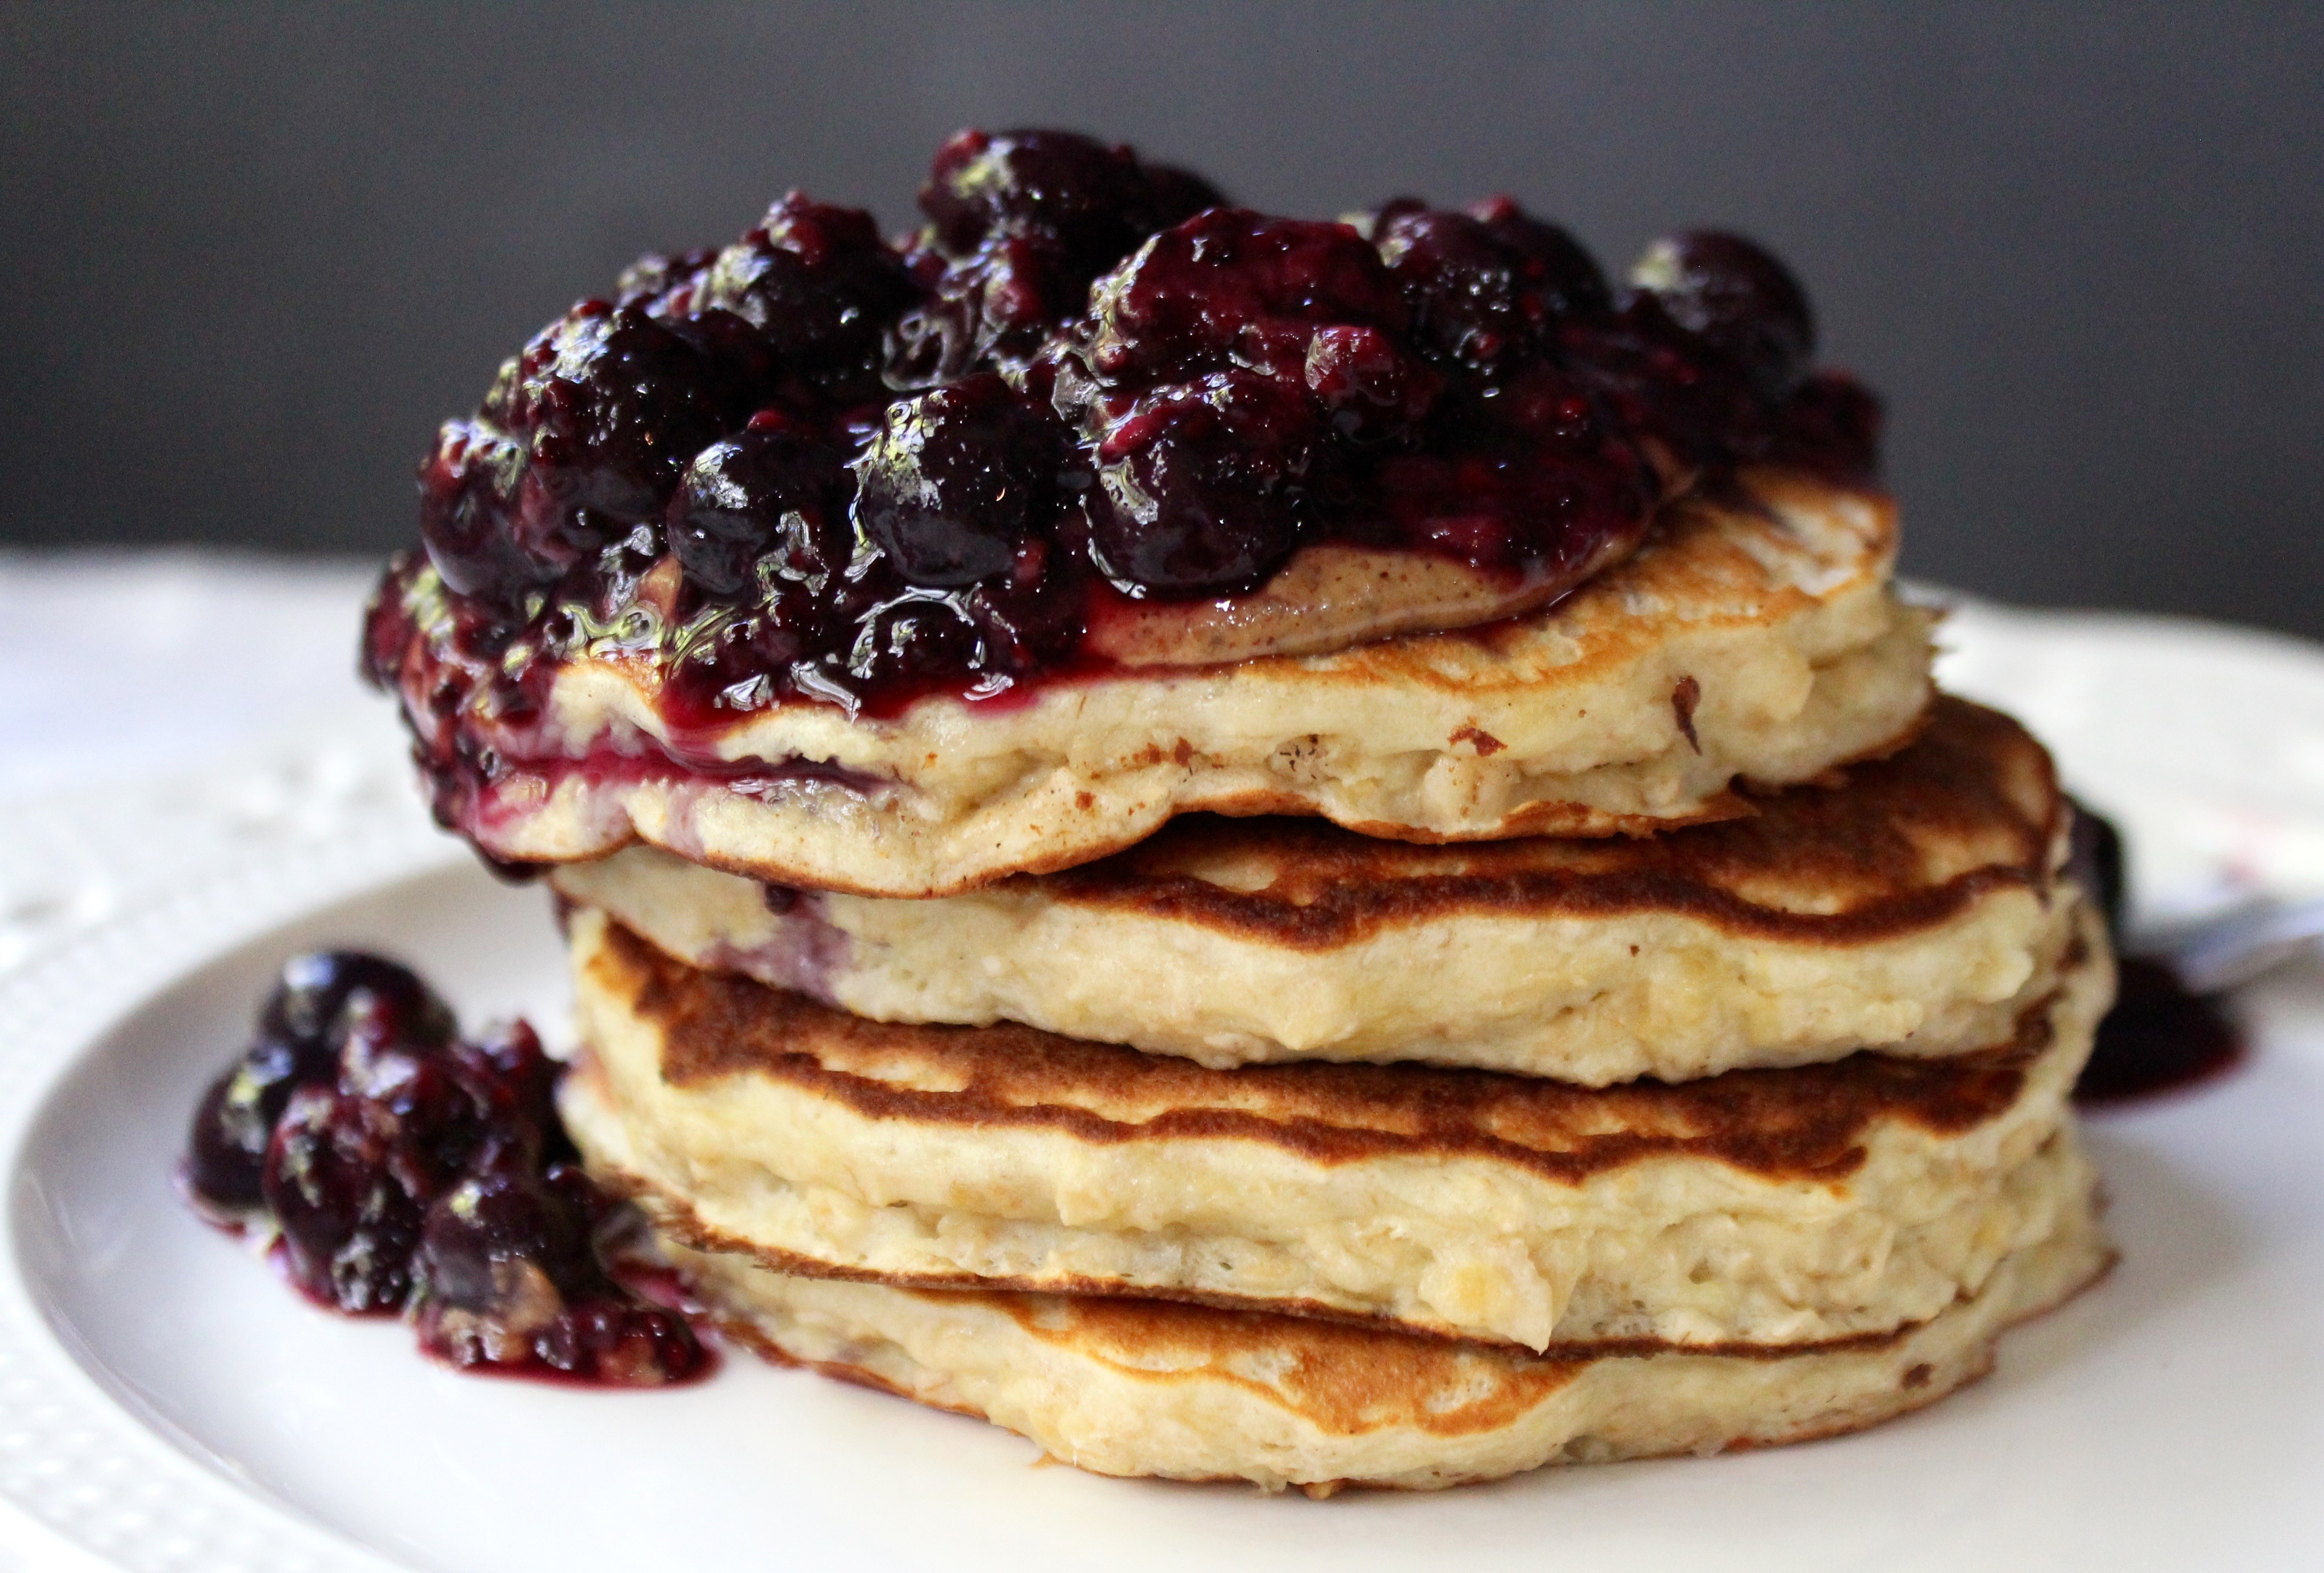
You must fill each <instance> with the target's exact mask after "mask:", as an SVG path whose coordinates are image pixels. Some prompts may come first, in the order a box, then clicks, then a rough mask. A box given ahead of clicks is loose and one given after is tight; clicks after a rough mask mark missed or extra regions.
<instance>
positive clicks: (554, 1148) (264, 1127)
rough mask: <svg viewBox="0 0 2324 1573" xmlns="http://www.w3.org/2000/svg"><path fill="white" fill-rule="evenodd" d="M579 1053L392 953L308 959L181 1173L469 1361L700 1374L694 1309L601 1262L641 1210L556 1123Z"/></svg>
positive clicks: (202, 1126)
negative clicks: (464, 1027)
mask: <svg viewBox="0 0 2324 1573" xmlns="http://www.w3.org/2000/svg"><path fill="white" fill-rule="evenodd" d="M563 1071H564V1068H563V1067H562V1066H561V1065H559V1064H558V1063H557V1062H555V1061H553V1060H551V1059H549V1057H548V1055H546V1054H545V1053H542V1052H541V1047H540V1040H539V1038H538V1037H536V1036H535V1035H534V1034H533V1031H532V1029H531V1028H530V1027H529V1026H525V1025H524V1024H523V1023H522V1022H518V1023H515V1024H513V1025H512V1026H509V1027H507V1028H505V1029H504V1030H503V1031H500V1032H498V1033H496V1034H493V1035H487V1036H485V1037H484V1038H482V1039H479V1040H476V1041H474V1042H470V1041H467V1040H465V1039H463V1038H462V1037H461V1036H460V1035H459V1033H458V1030H457V1026H456V1024H455V1023H454V1021H453V1018H452V1013H451V1010H450V1009H449V1008H448V1007H447V1006H446V1005H445V1004H444V1002H443V1001H442V1000H441V999H439V998H437V996H436V995H435V993H434V992H433V991H432V990H430V989H429V988H428V986H427V985H426V984H425V983H423V982H421V981H420V979H419V978H418V977H416V976H415V975H414V974H412V973H411V972H410V970H407V969H405V968H403V967H401V966H398V965H397V964H396V963H394V962H392V961H383V960H382V959H381V958H379V957H377V956H370V955H364V954H359V953H355V952H342V951H332V952H318V953H315V954H310V955H303V956H297V957H293V958H292V959H291V961H289V962H288V963H287V964H286V965H285V966H284V968H283V970H282V978H281V982H280V983H279V984H278V986H277V987H276V989H275V990H274V992H273V993H272V995H271V996H270V997H269V998H268V999H267V1001H266V1004H265V1006H264V1007H263V1009H262V1010H261V1011H260V1013H259V1018H258V1024H257V1031H256V1034H255V1036H254V1038H253V1040H252V1042H251V1044H250V1046H249V1047H248V1048H247V1049H245V1050H244V1052H243V1053H242V1056H241V1057H240V1058H239V1059H238V1060H236V1061H235V1063H234V1064H233V1065H232V1066H230V1067H228V1068H227V1070H226V1072H225V1074H223V1075H222V1076H220V1077H219V1078H218V1080H217V1081H215V1082H213V1083H212V1084H211V1086H210V1088H209V1090H208V1092H206V1093H205V1094H204V1095H203V1098H202V1101H201V1104H200V1106H199V1107H198V1108H197V1110H196V1111H195V1115H194V1122H193V1130H192V1133H191V1136H190V1139H189V1144H188V1148H187V1153H186V1157H185V1161H184V1164H183V1166H182V1171H181V1173H182V1175H183V1180H184V1184H185V1187H186V1190H187V1192H188V1194H189V1197H190V1198H191V1199H192V1200H193V1201H194V1203H195V1205H196V1206H197V1207H198V1209H199V1210H201V1211H202V1212H203V1213H204V1214H205V1215H206V1216H208V1217H209V1218H211V1219H213V1220H215V1221H217V1222H220V1223H224V1224H227V1225H230V1226H241V1225H244V1224H256V1225H260V1226H263V1227H271V1228H272V1230H273V1232H274V1235H275V1244H274V1247H273V1249H274V1254H275V1256H276V1259H277V1261H278V1262H279V1264H280V1265H281V1269H282V1271H283V1274H284V1275H285V1276H287V1277H288V1278H289V1279H290V1281H291V1283H292V1284H293V1285H295V1286H296V1287H297V1288H298V1289H299V1290H300V1292H302V1293H303V1294H305V1295H306V1296H307V1297H308V1298H309V1299H310V1300H312V1301H314V1302H316V1303H318V1304H319V1305H323V1306H326V1307H328V1308H330V1309H332V1310H334V1311H343V1312H345V1313H346V1314H348V1315H351V1316H395V1315H401V1316H404V1317H407V1318H409V1319H410V1320H411V1321H412V1323H413V1324H414V1326H415V1327H416V1328H417V1329H418V1331H419V1335H420V1345H421V1347H422V1348H425V1349H427V1350H428V1352H429V1353H430V1354H432V1355H434V1356H436V1357H438V1358H440V1359H443V1360H446V1361H447V1362H449V1363H450V1364H452V1365H454V1366H460V1367H463V1368H466V1369H472V1370H480V1371H491V1372H498V1373H506V1374H512V1375H541V1376H553V1377H560V1378H567V1379H572V1380H578V1381H585V1382H594V1383H603V1384H617V1385H623V1386H655V1385H662V1384H669V1383H674V1382H683V1381H687V1380H688V1379H690V1378H693V1377H696V1376H699V1375H704V1374H705V1373H706V1372H707V1371H708V1370H709V1369H710V1366H711V1364H712V1357H711V1356H710V1353H709V1351H707V1350H706V1349H705V1348H703V1346H702V1345H701V1343H700V1342H699V1341H697V1340H696V1338H695V1336H694V1332H693V1329H690V1328H689V1327H688V1326H687V1323H686V1320H685V1319H684V1318H683V1317H681V1316H679V1315H678V1314H677V1313H676V1312H674V1311H669V1310H665V1309H663V1308H662V1307H660V1306H658V1305H650V1304H648V1303H646V1302H643V1301H641V1300H640V1299H638V1298H637V1297H636V1296H635V1295H632V1294H631V1293H630V1292H628V1291H627V1290H625V1289H623V1288H622V1286H621V1285H620V1284H619V1283H616V1282H615V1281H614V1279H613V1275H612V1274H610V1273H609V1272H608V1270H607V1268H606V1265H605V1262H604V1257H603V1255H602V1254H601V1250H600V1246H601V1243H607V1242H610V1241H611V1240H612V1239H613V1237H615V1236H616V1235H617V1234H618V1232H619V1231H620V1230H621V1228H622V1226H623V1224H624V1223H625V1222H626V1221H627V1219H626V1218H625V1215H624V1213H623V1212H622V1210H621V1209H619V1208H617V1207H616V1206H615V1204H614V1203H613V1200H611V1199H610V1198H608V1197H606V1196H605V1195H604V1193H603V1192H601V1191H598V1190H597V1188H596V1187H595V1185H594V1184H592V1183H591V1182H590V1181H589V1179H588V1177H587V1176H586V1174H584V1173H582V1172H581V1169H580V1167H579V1164H578V1162H577V1159H578V1154H576V1152H575V1151H574V1148H573V1144H572V1142H571V1141H570V1140H569V1139H568V1138H567V1136H566V1134H565V1128H564V1127H563V1125H562V1124H561V1123H559V1121H558V1116H557V1106H556V1098H555V1095H556V1088H557V1081H558V1077H559V1076H560V1075H562V1074H563Z"/></svg>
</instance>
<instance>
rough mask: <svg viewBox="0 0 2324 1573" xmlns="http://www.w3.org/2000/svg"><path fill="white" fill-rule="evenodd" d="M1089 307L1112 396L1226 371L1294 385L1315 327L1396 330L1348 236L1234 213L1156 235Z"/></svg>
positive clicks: (1099, 362)
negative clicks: (1121, 388) (1114, 388)
mask: <svg viewBox="0 0 2324 1573" xmlns="http://www.w3.org/2000/svg"><path fill="white" fill-rule="evenodd" d="M1090 306H1091V316H1092V319H1093V327H1094V329H1095V331H1094V333H1093V336H1092V339H1091V345H1090V350H1089V363H1090V365H1091V368H1092V369H1093V371H1094V372H1096V373H1097V374H1098V375H1099V376H1100V377H1101V378H1102V379H1103V380H1105V381H1106V382H1110V383H1116V384H1120V383H1125V382H1159V381H1162V380H1164V379H1165V378H1173V377H1177V376H1181V375H1184V374H1186V373H1195V374H1199V373H1203V372H1209V371H1217V370H1223V369H1225V367H1227V366H1228V365H1230V364H1232V365H1237V366H1241V367H1244V368H1247V369H1249V370H1251V371H1256V372H1259V373H1264V374H1267V375H1271V376H1277V377H1282V378H1286V379H1296V378H1297V377H1298V376H1299V375H1300V374H1301V372H1302V369H1303V368H1304V366H1305V363H1306V359H1307V348H1308V341H1309V340H1310V339H1311V338H1312V337H1313V336H1314V331H1315V329H1316V328H1317V327H1323V326H1325V325H1327V324H1335V323H1336V324H1347V325H1351V326H1356V327H1379V328H1385V329H1387V330H1388V331H1389V332H1391V333H1395V334H1401V333H1402V332H1403V330H1404V327H1405V307H1404V300H1403V298H1402V296H1401V294H1400V293H1399V291H1398V290H1397V283H1396V281H1395V280H1394V279H1393V278H1392V277H1390V276H1389V274H1388V270H1387V268H1386V267H1384V266H1383V265H1382V264H1381V262H1380V259H1379V253H1377V252H1375V251H1374V250H1372V248H1371V247H1370V246H1369V245H1368V244H1365V242H1364V240H1363V237H1362V236H1360V235H1358V234H1357V233H1356V232H1355V231H1354V230H1353V229H1351V228H1350V227H1349V226H1348V225H1344V224H1314V223H1309V222H1307V221H1305V220H1303V219H1296V218H1269V217H1267V216H1264V215H1262V214H1258V213H1253V212H1251V211H1250V210H1249V209H1248V208H1241V207H1214V208H1212V209H1210V210H1209V211H1207V212H1205V213H1202V214H1199V215H1197V216H1194V217H1193V218H1190V219H1188V220H1187V221H1186V222H1185V223H1184V224H1181V225H1176V226H1175V227H1173V228H1170V229H1167V230H1164V231H1163V232H1162V233H1161V234H1159V235H1156V236H1155V237H1154V238H1153V239H1152V240H1151V241H1149V242H1148V244H1147V245H1146V246H1145V248H1144V249H1143V250H1141V251H1140V252H1139V253H1138V255H1137V256H1136V257H1134V258H1132V259H1131V260H1130V262H1129V263H1127V264H1126V265H1125V266H1123V267H1122V268H1121V269H1120V271H1117V272H1115V273H1113V274H1111V276H1109V277H1107V278H1105V279H1102V280H1101V281H1099V282H1098V284H1097V286H1096V289H1095V290H1094V292H1093V296H1092V299H1091V302H1090Z"/></svg>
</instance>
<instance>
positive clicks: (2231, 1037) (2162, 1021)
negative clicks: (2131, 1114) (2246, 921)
mask: <svg viewBox="0 0 2324 1573" xmlns="http://www.w3.org/2000/svg"><path fill="white" fill-rule="evenodd" d="M2068 802H2069V803H2070V805H2071V810H2072V813H2073V816H2074V818H2073V824H2072V837H2071V842H2070V856H2069V860H2068V862H2067V866H2066V872H2067V875H2068V877H2069V878H2071V879H2072V880H2073V881H2074V883H2075V884H2076V885H2078V886H2080V888H2081V889H2082V891H2083V892H2084V894H2086V895H2087V896H2088V897H2089V898H2090V899H2091V900H2092V901H2094V902H2096V903H2097V904H2098V911H2099V914H2100V915H2102V916H2104V917H2105V919H2106V925H2107V936H2108V937H2109V938H2110V939H2111V940H2112V941H2113V942H2114V945H2115V949H2116V954H2117V955H2120V952H2121V947H2122V932H2123V899H2124V893H2125V888H2126V887H2125V884H2124V878H2123V842H2122V832H2120V831H2118V830H2116V828H2115V827H2114V825H2113V823H2111V822H2110V821H2108V820H2107V817H2106V816H2105V815H2104V814H2098V813H2096V812H2094V811H2093V810H2091V809H2090V808H2089V807H2088V806H2086V805H2083V804H2081V803H2079V802H2075V801H2074V800H2072V799H2068ZM2117 974H2118V977H2119V983H2118V985H2117V988H2116V994H2115V1002H2114V1008H2113V1009H2111V1010H2109V1011H2108V1012H2107V1016H2106V1019H2105V1020H2103V1021H2101V1022H2100V1023H2099V1024H2098V1044H2097V1046H2096V1047H2095V1048H2093V1049H2092V1050H2091V1053H2090V1060H2089V1064H2087V1065H2085V1066H2083V1067H2082V1073H2081V1076H2080V1079H2079V1080H2078V1081H2075V1083H2074V1101H2075V1102H2077V1103H2082V1104H2108V1103H2125V1102H2128V1101H2130V1100H2132V1099H2139V1098H2145V1097H2148V1096H2150V1095H2152V1094H2154V1093H2159V1092H2166V1091H2169V1090H2172V1089H2173V1088H2178V1087H2187V1086H2192V1085H2193V1084H2195V1083H2197V1082H2199V1081H2209V1079H2210V1078H2212V1077H2214V1076H2218V1075H2221V1074H2224V1073H2225V1072H2227V1071H2230V1070H2232V1069H2234V1068H2235V1067H2236V1065H2239V1064H2241V1063H2242V1062H2243V1059H2244V1039H2243V1034H2242V1032H2241V1031H2240V1030H2238V1029H2237V1027H2236V1025H2235V1023H2234V1022H2232V1021H2230V1020H2229V1019H2228V1018H2227V1016H2226V1014H2225V1013H2223V1012H2222V1011H2221V1010H2220V1009H2219V1007H2218V1002H2217V1001H2215V1000H2212V999H2208V998H2204V997H2203V996H2201V995H2199V994H2195V993H2191V992H2190V991H2189V989H2188V988H2187V986H2186V985H2185V984H2184V983H2182V982H2181V981H2180V980H2179V974H2178V973H2176V972H2174V971H2172V970H2171V968H2170V967H2169V966H2168V965H2166V964H2165V963H2163V962H2161V961H2151V960H2148V959H2145V958H2143V957H2138V956H2122V957H2121V960H2120V961H2119V963H2118V966H2117Z"/></svg>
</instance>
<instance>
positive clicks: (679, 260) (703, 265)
mask: <svg viewBox="0 0 2324 1573" xmlns="http://www.w3.org/2000/svg"><path fill="white" fill-rule="evenodd" d="M717 260H718V253H716V252H715V251H713V250H710V249H709V248H707V247H705V248H702V249H700V250H696V251H685V252H675V253H663V252H648V253H646V254H645V255H644V256H641V257H640V258H639V259H638V260H637V261H636V262H632V263H631V264H630V265H629V266H628V267H626V268H624V269H622V276H621V277H620V278H619V279H617V280H615V281H614V283H613V304H614V305H616V306H635V307H638V308H641V309H643V310H645V311H648V312H650V313H652V314H653V315H655V316H657V317H659V316H668V315H683V314H684V313H685V312H686V310H687V308H689V307H690V306H691V305H692V303H693V302H692V292H693V291H694V290H698V289H699V288H700V287H701V285H702V282H703V281H704V280H705V278H706V277H707V276H708V274H709V272H710V267H711V264H712V263H713V262H716V261H717Z"/></svg>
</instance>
